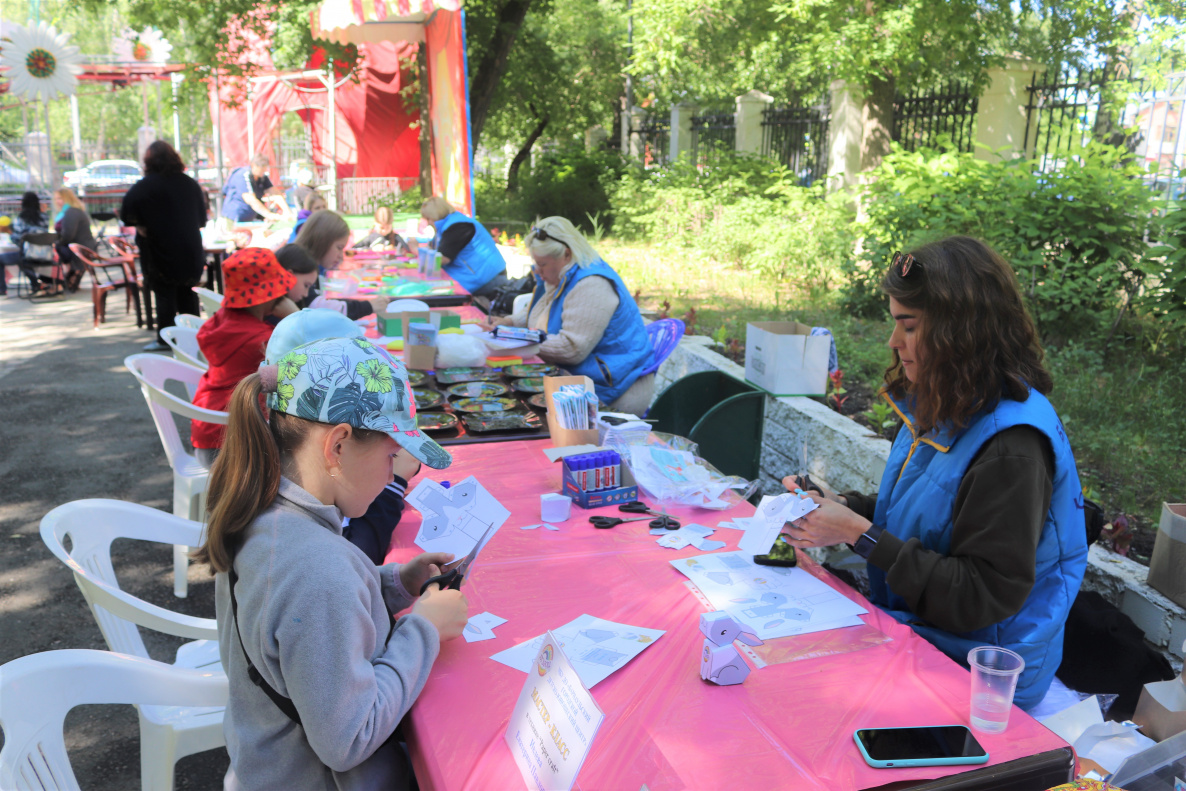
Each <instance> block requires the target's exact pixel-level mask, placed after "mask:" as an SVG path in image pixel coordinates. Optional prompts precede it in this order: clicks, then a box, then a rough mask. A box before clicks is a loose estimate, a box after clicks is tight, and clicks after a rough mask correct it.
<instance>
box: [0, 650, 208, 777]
mask: <svg viewBox="0 0 1186 791" xmlns="http://www.w3.org/2000/svg"><path fill="white" fill-rule="evenodd" d="M226 701H227V678H226V676H225V675H223V673H222V671H221V670H213V669H210V670H190V669H185V668H177V667H173V666H171V665H166V664H163V663H161V662H154V661H153V660H151V659H144V658H142V657H135V656H127V655H124V654H112V653H108V652H107V651H89V650H83V649H69V650H65V651H47V652H45V653H40V654H30V655H29V656H22V657H21V658H19V659H14V660H12V661H11V662H9V663H7V664H5V665H3V666H0V728H2V729H3V730H4V748H3V750H0V788H3V789H6V790H9V789H11V791H77V789H78V787H79V786H78V780H77V779H76V778H75V776H74V770H73V769H72V768H71V766H70V758H69V756H68V755H67V753H66V742H65V737H64V734H63V723H64V721H65V719H66V714H67V712H69V711H70V709H72V708H74V707H75V706H81V705H85V704H96V703H128V704H135V705H138V706H140V708H141V709H144V708H147V707H149V706H152V707H155V708H166V707H170V708H173V707H179V706H185V707H195V706H202V707H210V706H217V707H223V706H225V705H226ZM149 749H150V746H149V745H146V744H141V746H140V752H141V755H142V756H143V755H144V753H145V752H146V751H147V750H149ZM141 763H143V758H142V759H141ZM168 772H169V781H168V785H167V786H165V785H155V786H150V785H148V783H147V778H145V777H143V776H142V779H141V783H142V787H143V788H144V789H154V791H155V789H159V788H166V787H167V788H172V787H173V783H172V774H173V766H172V764H169V765H168Z"/></svg>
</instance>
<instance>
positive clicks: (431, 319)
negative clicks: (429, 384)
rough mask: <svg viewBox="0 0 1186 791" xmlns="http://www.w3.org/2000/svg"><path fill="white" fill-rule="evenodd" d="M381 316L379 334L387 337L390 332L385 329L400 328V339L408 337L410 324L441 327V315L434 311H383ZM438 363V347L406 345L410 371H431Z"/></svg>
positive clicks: (406, 360) (406, 363)
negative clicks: (423, 323)
mask: <svg viewBox="0 0 1186 791" xmlns="http://www.w3.org/2000/svg"><path fill="white" fill-rule="evenodd" d="M378 316H379V319H378V321H379V332H381V333H383V334H384V335H387V334H388V332H387V331H386V330H385V329H384V327H387V328H389V329H395V328H396V327H397V326H398V327H399V333H398V337H400V338H405V339H406V338H407V337H408V324H409V323H411V322H414V321H415V322H427V323H429V324H433V325H436V326H437V327H439V326H440V322H441V314H440V313H433V312H432V311H419V312H405V313H388V312H387V311H382V312H380V313H379V314H378ZM436 361H437V347H435V346H413V345H411V344H409V343H406V342H405V343H404V365H405V366H407V367H408V368H410V369H415V370H417V371H431V370H432V369H433V368H435V367H436Z"/></svg>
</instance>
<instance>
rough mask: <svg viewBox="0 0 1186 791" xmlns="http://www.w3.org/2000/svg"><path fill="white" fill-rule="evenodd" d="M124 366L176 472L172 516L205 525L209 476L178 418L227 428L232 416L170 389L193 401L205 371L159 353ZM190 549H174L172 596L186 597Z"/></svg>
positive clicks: (135, 358)
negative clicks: (180, 387)
mask: <svg viewBox="0 0 1186 791" xmlns="http://www.w3.org/2000/svg"><path fill="white" fill-rule="evenodd" d="M124 365H126V366H127V368H128V370H129V371H131V372H132V375H133V376H135V377H136V379H137V380H138V381H139V382H140V390H141V392H143V393H144V400H145V401H147V402H148V410H149V411H150V412H151V413H152V420H153V422H154V423H155V424H156V430H157V433H158V434H159V435H160V437H161V444H162V445H164V446H165V456H166V457H167V458H168V459H169V466H170V467H172V468H173V513H174V514H176V515H177V516H181V517H185V518H186V519H193V520H195V521H201V520H202V519H203V518H204V517H205V512H206V482H207V480H208V479H209V477H210V471H209V470H207V469H206V468H205V467H203V466H202V465H201V464H199V463H198V460H197V459H196V458H194V456H193V454H191V453H190V452H189V451H188V450H187V449H186V447H185V445H184V443H182V441H181V434H180V433H179V432H178V431H177V424H176V423H175V422H174V421H173V415H180V416H181V417H183V418H187V419H189V420H204V421H206V422H207V423H218V424H220V425H226V421H227V413H226V412H219V411H217V410H214V409H203V408H202V407H199V406H194V405H193V404H192V403H191V402H190V401H187V400H185V399H183V398H179V397H177V396H175V395H173V394H172V393H170V392H168V391H167V390H165V382H167V381H169V380H173V381H177V382H181V383H183V384H184V385H185V386H186V387H187V388H188V389H189V392H190V397H191V398H192V397H193V392H194V389H196V388H197V385H198V380H199V379H201V378H202V373H203V371H202V369H200V368H195V367H194V366H192V365H186V364H185V363H183V362H179V361H178V360H173V359H170V358H168V357H162V356H161V355H159V354H133V355H131V356H130V357H127V358H125V359H124ZM188 552H189V547H185V546H181V547H174V550H173V593H174V595H176V596H180V597H184V596H185V595H186V593H187V588H188V586H187V583H186V578H185V572H186V568H188V565H189V561H188V559H187V557H186V555H187V553H188Z"/></svg>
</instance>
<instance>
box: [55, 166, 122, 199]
mask: <svg viewBox="0 0 1186 791" xmlns="http://www.w3.org/2000/svg"><path fill="white" fill-rule="evenodd" d="M141 175H142V174H141V171H140V165H139V164H138V163H136V162H134V161H132V160H130V159H99V160H96V161H94V162H92V163H90V164H89V165H87V166H86V167H84V168H82V169H80V170H70V171H67V172H66V173H65V174H64V175H63V179H64V181H65V184H66V186H67V187H69V188H70V189H72V190H74V191H75V192H77V193H78V194H79V195H85V194H87V192H88V191H90V192H91V193H95V192H104V191H107V190H111V189H113V188H119V187H130V186H131V185H133V184H135V183H136V182H137V181H139V180H140V177H141Z"/></svg>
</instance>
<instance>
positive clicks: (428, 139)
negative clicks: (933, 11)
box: [416, 44, 432, 200]
mask: <svg viewBox="0 0 1186 791" xmlns="http://www.w3.org/2000/svg"><path fill="white" fill-rule="evenodd" d="M416 80H417V81H418V82H419V97H418V98H419V100H420V197H421V198H423V199H424V200H428V199H429V198H431V197H432V121H431V118H430V115H431V112H432V110H431V108H429V106H428V93H429V90H428V51H427V45H425V44H420V45H419V46H418V47H416Z"/></svg>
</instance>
